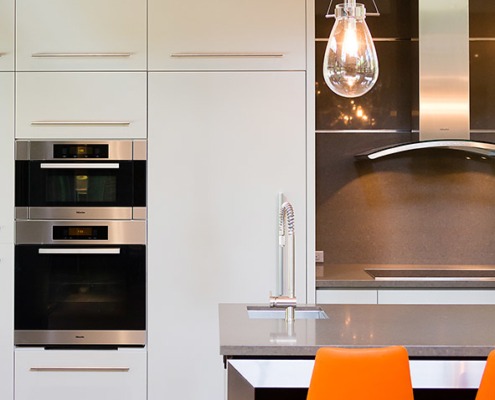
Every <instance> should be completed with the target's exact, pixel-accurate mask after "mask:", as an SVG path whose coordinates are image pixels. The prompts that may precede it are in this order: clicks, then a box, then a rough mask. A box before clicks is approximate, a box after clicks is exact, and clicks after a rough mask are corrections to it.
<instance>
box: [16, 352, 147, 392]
mask: <svg viewBox="0 0 495 400" xmlns="http://www.w3.org/2000/svg"><path fill="white" fill-rule="evenodd" d="M15 393H16V400H32V399H40V400H63V399H72V400H87V399H94V400H110V399H129V400H144V399H146V351H145V350H144V349H126V350H122V349H121V350H114V351H112V350H108V351H106V350H105V351H104V350H101V351H92V350H80V351H73V350H72V351H71V350H41V349H32V348H31V349H17V350H16V351H15Z"/></svg>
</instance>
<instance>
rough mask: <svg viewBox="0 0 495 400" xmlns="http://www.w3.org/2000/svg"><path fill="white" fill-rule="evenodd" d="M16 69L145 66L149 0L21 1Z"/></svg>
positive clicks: (41, 69)
mask: <svg viewBox="0 0 495 400" xmlns="http://www.w3.org/2000/svg"><path fill="white" fill-rule="evenodd" d="M16 18H17V26H16V29H17V70H18V71H66V70H79V71H81V70H145V69H146V1H145V0H71V1H67V0H22V1H18V2H17V13H16Z"/></svg>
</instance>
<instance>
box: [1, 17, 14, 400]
mask: <svg viewBox="0 0 495 400" xmlns="http://www.w3.org/2000/svg"><path fill="white" fill-rule="evenodd" d="M0 29H1V27H0ZM0 160H2V168H0V182H1V184H2V195H1V196H0V315H1V316H2V323H1V326H0V388H1V389H0V398H2V399H8V400H10V399H12V398H13V393H14V388H13V379H14V371H13V369H12V366H13V365H14V354H13V343H14V300H13V298H14V73H13V72H0Z"/></svg>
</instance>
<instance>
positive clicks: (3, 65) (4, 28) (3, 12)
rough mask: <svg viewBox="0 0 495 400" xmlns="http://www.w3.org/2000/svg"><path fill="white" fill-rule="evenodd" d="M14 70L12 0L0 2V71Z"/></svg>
mask: <svg viewBox="0 0 495 400" xmlns="http://www.w3.org/2000/svg"><path fill="white" fill-rule="evenodd" d="M13 70H14V0H1V1H0V71H13Z"/></svg>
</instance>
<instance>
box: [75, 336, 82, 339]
mask: <svg viewBox="0 0 495 400" xmlns="http://www.w3.org/2000/svg"><path fill="white" fill-rule="evenodd" d="M76 339H84V336H79V335H76Z"/></svg>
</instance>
